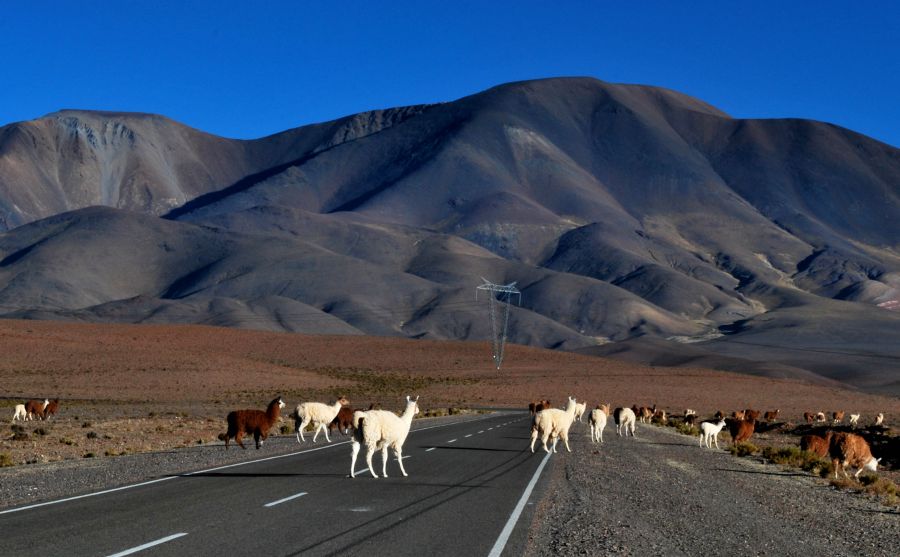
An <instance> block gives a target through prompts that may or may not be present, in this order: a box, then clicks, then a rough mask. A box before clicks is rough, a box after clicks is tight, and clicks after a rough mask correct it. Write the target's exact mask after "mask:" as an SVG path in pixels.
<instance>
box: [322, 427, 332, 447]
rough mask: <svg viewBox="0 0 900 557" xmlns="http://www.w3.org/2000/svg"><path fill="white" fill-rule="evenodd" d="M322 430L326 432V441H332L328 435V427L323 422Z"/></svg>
mask: <svg viewBox="0 0 900 557" xmlns="http://www.w3.org/2000/svg"><path fill="white" fill-rule="evenodd" d="M322 431H324V432H325V441H326V442H328V443H331V439H330V438H329V437H328V428H327V427H326V426H325V424H322Z"/></svg>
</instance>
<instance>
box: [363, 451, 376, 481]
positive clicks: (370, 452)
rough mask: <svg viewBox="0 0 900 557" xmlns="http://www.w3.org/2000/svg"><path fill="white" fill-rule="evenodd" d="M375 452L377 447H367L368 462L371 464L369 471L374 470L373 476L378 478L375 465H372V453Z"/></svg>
mask: <svg viewBox="0 0 900 557" xmlns="http://www.w3.org/2000/svg"><path fill="white" fill-rule="evenodd" d="M374 454H375V447H369V446H367V447H366V464H368V465H369V472H372V477H373V478H377V477H378V474H376V473H375V467H374V466H372V455H374Z"/></svg>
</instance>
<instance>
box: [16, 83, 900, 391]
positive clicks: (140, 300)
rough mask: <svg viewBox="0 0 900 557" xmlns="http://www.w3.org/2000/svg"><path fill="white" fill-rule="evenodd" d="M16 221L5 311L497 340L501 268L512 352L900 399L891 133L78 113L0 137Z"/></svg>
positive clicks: (490, 117)
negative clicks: (203, 121) (507, 290)
mask: <svg viewBox="0 0 900 557" xmlns="http://www.w3.org/2000/svg"><path fill="white" fill-rule="evenodd" d="M223 117H224V116H223ZM0 226H2V229H4V230H6V232H4V233H3V234H0V312H2V313H0V315H2V316H4V317H8V318H29V319H71V320H86V321H109V322H128V323H136V322H171V323H204V324H210V325H221V326H229V327H248V328H259V329H270V330H283V331H295V332H303V333H314V334H368V335H399V336H407V337H412V338H432V339H471V340H484V339H487V338H489V337H490V334H491V321H490V312H489V304H488V300H487V299H486V297H485V296H483V295H481V296H480V297H479V298H477V299H476V296H475V292H476V290H475V288H476V287H477V286H478V285H479V284H481V282H482V281H481V277H484V278H485V279H487V280H489V281H492V282H494V283H498V284H507V283H512V282H515V283H516V285H517V287H518V288H519V289H520V290H521V293H522V295H521V299H519V298H515V299H514V300H513V302H514V303H513V304H511V306H510V313H509V322H508V338H509V341H510V342H515V343H521V344H528V345H535V346H541V347H547V348H558V349H565V350H575V351H580V352H584V353H589V354H596V355H603V356H609V357H616V358H623V359H632V360H635V361H640V362H642V363H651V364H655V365H682V366H687V365H693V366H706V367H716V368H720V369H729V370H735V371H743V372H746V373H754V374H761V375H769V376H780V377H798V378H803V379H807V380H810V381H815V382H820V383H829V384H834V385H842V386H847V385H850V386H854V387H858V388H862V389H866V390H871V391H877V392H882V393H890V394H894V395H900V311H898V310H900V150H898V149H896V148H894V147H892V146H890V145H887V144H884V143H881V142H879V141H877V140H874V139H872V138H869V137H866V136H864V135H861V134H858V133H855V132H853V131H851V130H847V129H844V128H841V127H838V126H835V125H831V124H827V123H823V122H816V121H809V120H801V119H769V120H761V119H737V118H732V117H730V116H729V115H727V114H725V113H724V112H722V111H720V110H718V109H716V108H714V107H712V106H710V105H709V104H707V103H705V102H703V101H700V100H698V99H694V98H692V97H689V96H687V95H683V94H680V93H677V92H674V91H670V90H666V89H662V88H658V87H650V86H641V85H621V84H612V83H606V82H602V81H599V80H596V79H591V78H558V79H546V80H535V81H526V82H518V83H510V84H506V85H501V86H498V87H495V88H492V89H490V90H487V91H484V92H482V93H478V94H475V95H472V96H469V97H465V98H462V99H459V100H456V101H453V102H447V103H441V104H432V105H419V106H411V107H402V108H395V109H386V110H377V111H372V112H366V113H362V114H357V115H353V116H348V117H346V118H342V119H339V120H335V121H332V122H326V123H321V124H315V125H310V126H304V127H300V128H295V129H291V130H288V131H285V132H282V133H279V134H275V135H272V136H269V137H265V138H261V139H257V140H233V139H226V138H221V137H216V136H213V135H209V134H206V133H204V132H201V131H198V130H194V129H191V128H189V127H186V126H184V125H182V124H179V123H177V122H174V121H172V120H169V119H167V118H165V117H162V116H155V115H147V114H134V113H112V112H88V111H77V110H64V111H60V112H57V113H54V114H50V115H48V116H45V117H43V118H39V119H37V120H34V121H29V122H22V123H15V124H10V125H7V126H4V127H2V128H0ZM500 307H503V306H502V305H501V306H500ZM489 359H490V355H489V354H488V355H486V360H488V361H489Z"/></svg>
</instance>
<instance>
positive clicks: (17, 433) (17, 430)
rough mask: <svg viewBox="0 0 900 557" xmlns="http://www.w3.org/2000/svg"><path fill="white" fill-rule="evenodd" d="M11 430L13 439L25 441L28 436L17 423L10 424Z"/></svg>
mask: <svg viewBox="0 0 900 557" xmlns="http://www.w3.org/2000/svg"><path fill="white" fill-rule="evenodd" d="M12 432H13V436H12V440H13V441H26V440H27V439H28V438H29V435H28V432H26V431H25V428H24V427H22V426H20V425H18V424H16V425H14V426H12Z"/></svg>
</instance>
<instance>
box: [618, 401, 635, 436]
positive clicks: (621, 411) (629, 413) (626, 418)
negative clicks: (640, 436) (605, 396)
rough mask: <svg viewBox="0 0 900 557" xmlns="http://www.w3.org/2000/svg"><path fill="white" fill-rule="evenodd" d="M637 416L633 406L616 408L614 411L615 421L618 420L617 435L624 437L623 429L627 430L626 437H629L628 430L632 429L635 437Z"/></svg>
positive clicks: (632, 434)
mask: <svg viewBox="0 0 900 557" xmlns="http://www.w3.org/2000/svg"><path fill="white" fill-rule="evenodd" d="M636 420H637V418H636V417H635V415H634V411H633V410H632V409H631V408H616V409H615V410H614V411H613V421H615V422H616V435H618V436H619V437H622V430H623V429H624V430H625V437H628V430H629V428H630V429H631V436H632V437H634V422H635V421H636Z"/></svg>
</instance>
